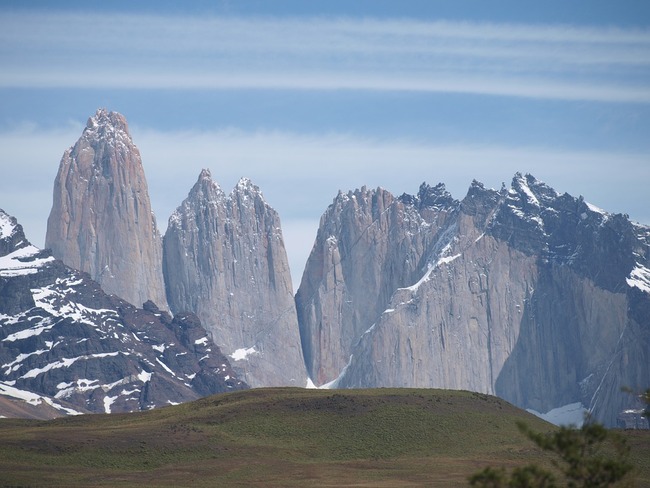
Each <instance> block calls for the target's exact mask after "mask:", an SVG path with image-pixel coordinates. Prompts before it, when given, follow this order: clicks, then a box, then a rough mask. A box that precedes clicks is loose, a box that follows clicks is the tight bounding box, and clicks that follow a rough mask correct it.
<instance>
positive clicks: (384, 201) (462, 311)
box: [296, 174, 650, 425]
mask: <svg viewBox="0 0 650 488" xmlns="http://www.w3.org/2000/svg"><path fill="white" fill-rule="evenodd" d="M649 269H650V229H649V228H648V227H644V226H639V225H635V224H632V223H630V222H629V220H628V219H627V218H626V217H625V216H623V215H610V214H607V213H606V212H604V211H602V210H600V209H597V208H596V207H594V206H592V205H590V204H588V203H586V202H585V201H584V200H583V199H582V198H574V197H571V196H570V195H567V194H564V195H558V194H557V193H556V192H555V191H554V190H553V189H552V188H550V187H548V186H547V185H545V184H543V183H541V182H539V181H537V180H535V179H534V178H533V177H532V176H529V175H527V176H522V175H520V174H517V175H516V176H515V178H514V179H513V182H512V185H511V187H510V188H505V187H504V188H502V189H501V190H500V191H495V190H488V189H485V188H484V187H483V186H482V185H481V184H480V183H477V182H474V183H473V184H472V186H471V188H470V190H469V192H468V194H467V196H466V197H465V198H464V199H463V200H462V201H460V202H458V201H454V200H453V199H451V198H450V197H449V196H448V195H447V194H446V192H444V188H443V187H441V186H438V187H435V188H430V187H428V186H426V185H423V187H421V189H420V193H419V194H418V195H417V196H409V195H403V196H401V197H399V198H394V197H392V196H391V195H390V194H388V193H387V192H386V191H384V190H381V189H378V190H375V191H368V190H366V189H362V190H361V191H357V192H350V193H348V194H347V195H344V194H339V195H338V196H337V198H336V199H335V200H334V203H333V204H332V205H331V206H330V208H329V209H328V210H327V212H326V213H325V215H324V216H323V218H322V220H321V226H320V229H319V233H318V237H317V240H316V244H315V246H314V249H313V251H312V254H311V256H310V258H309V261H308V264H307V268H306V270H305V274H304V275H303V279H302V283H301V285H300V288H299V290H298V293H297V296H296V301H297V311H298V317H299V322H300V328H301V334H302V341H303V347H304V349H305V358H306V362H307V365H308V369H309V372H310V374H311V375H312V378H314V379H315V380H316V381H317V382H318V383H319V384H323V383H327V382H330V381H333V382H334V386H339V387H373V386H418V387H443V388H456V389H469V390H474V391H480V392H486V393H493V394H496V395H498V396H501V397H502V398H505V399H507V400H510V401H512V402H513V403H515V404H517V405H518V406H520V407H524V408H530V409H534V410H536V411H538V412H546V411H549V410H551V409H553V408H555V407H559V406H562V405H566V404H570V403H574V402H581V403H582V404H583V405H584V406H585V408H587V409H588V410H590V411H591V412H592V414H593V415H594V417H595V418H596V419H598V420H600V421H603V422H605V423H606V424H608V425H615V423H616V418H617V416H618V415H619V413H620V412H621V411H623V410H624V409H626V408H627V407H628V406H629V404H630V403H631V402H632V401H633V399H632V398H631V397H630V395H627V394H623V393H621V391H620V389H621V387H623V386H626V387H632V388H639V389H641V388H645V387H647V385H648V384H649V383H650V270H649ZM359 280H360V281H361V282H362V283H363V287H362V286H361V283H360V282H358V281H359ZM337 324H338V325H337ZM336 327H339V329H336ZM332 329H334V330H333V332H332Z"/></svg>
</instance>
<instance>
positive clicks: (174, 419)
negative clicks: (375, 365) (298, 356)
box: [0, 388, 650, 487]
mask: <svg viewBox="0 0 650 488" xmlns="http://www.w3.org/2000/svg"><path fill="white" fill-rule="evenodd" d="M517 420H524V421H525V422H526V423H527V424H528V425H529V426H530V427H532V428H533V429H536V430H539V431H546V430H549V429H552V426H551V425H549V424H547V423H545V422H543V421H542V420H540V419H537V418H536V417H533V416H531V415H529V414H527V413H526V412H524V411H522V410H520V409H517V408H515V407H513V406H512V405H510V404H509V403H507V402H505V401H503V400H500V399H498V398H495V397H491V396H488V395H482V394H477V393H469V392H458V391H447V390H415V389H378V390H338V391H333V390H304V389H291V388H271V389H255V390H247V391H242V392H236V393H232V394H226V395H218V396H213V397H209V398H205V399H202V400H199V401H196V402H192V403H187V404H184V405H178V406H171V407H168V408H163V409H158V410H154V411H150V412H143V413H135V414H113V415H85V416H81V417H66V418H61V419H55V420H50V421H37V420H15V419H3V420H0V485H4V486H31V485H33V486H48V485H49V486H53V485H54V486H84V487H88V486H134V487H135V486H138V487H142V486H175V487H176V486H191V487H202V486H210V487H216V486H295V487H302V486H357V487H360V486H368V487H371V486H372V487H398V486H400V487H402V486H404V487H405V486H454V485H463V484H466V479H467V476H468V475H469V474H471V473H473V472H475V471H477V470H479V469H481V468H482V467H484V466H486V465H495V466H496V465H503V466H507V467H512V466H516V465H520V464H525V463H528V462H537V463H540V464H549V463H550V458H549V457H548V455H546V454H544V453H541V452H540V451H539V450H537V449H536V448H535V446H534V445H533V444H532V443H531V442H529V441H528V440H527V439H525V438H524V437H523V436H522V435H521V434H520V433H519V431H518V430H517V427H516V425H515V422H516V421H517ZM627 435H628V437H629V442H630V444H631V445H632V446H633V452H634V460H635V463H636V464H637V465H638V466H639V468H638V469H639V471H638V473H637V475H638V478H639V479H640V483H639V484H638V486H650V461H649V460H650V432H645V433H638V432H637V433H628V434H627Z"/></svg>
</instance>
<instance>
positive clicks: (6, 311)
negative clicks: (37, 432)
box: [0, 210, 246, 416]
mask: <svg viewBox="0 0 650 488" xmlns="http://www.w3.org/2000/svg"><path fill="white" fill-rule="evenodd" d="M245 387H246V385H245V383H243V382H241V381H240V380H239V379H238V378H237V375H236V373H235V372H234V371H233V370H232V369H231V367H230V363H229V361H228V359H227V358H226V357H225V356H223V355H222V354H221V352H220V351H219V348H218V347H217V346H216V345H215V344H214V343H213V342H212V341H211V340H210V338H209V337H208V336H207V334H206V332H205V330H204V329H203V327H202V326H201V323H200V321H199V319H198V318H197V317H196V316H195V315H192V314H178V315H176V316H175V317H174V318H172V317H170V316H169V315H168V314H167V313H166V312H163V311H161V310H159V309H158V308H157V307H156V306H155V305H154V304H153V302H147V303H145V306H144V308H142V309H140V308H136V307H134V306H133V305H131V304H130V303H128V302H126V301H124V300H122V299H121V298H119V297H117V296H115V295H107V294H106V293H104V291H103V290H102V289H101V288H100V286H99V285H98V284H97V283H96V282H95V281H93V280H91V279H90V277H89V276H88V275H87V274H86V273H83V272H80V271H77V270H73V269H71V268H69V267H68V266H66V265H65V264H63V263H62V262H61V261H59V260H57V259H55V258H54V257H53V256H52V255H51V254H50V252H49V251H42V250H39V249H37V248H36V247H34V246H32V245H31V244H29V242H28V241H27V239H26V238H25V236H24V234H23V230H22V227H21V226H20V225H18V223H17V222H16V220H15V219H14V218H13V217H10V216H8V215H7V214H6V213H4V212H3V211H2V210H0V398H2V401H0V408H2V407H5V408H6V407H7V406H9V407H12V409H13V411H17V412H21V411H22V412H24V415H29V416H52V415H51V414H52V412H49V413H48V412H43V411H41V412H40V413H34V412H31V413H30V412H29V411H28V410H29V409H27V407H23V408H18V407H16V405H15V402H16V401H17V400H21V399H22V400H23V401H25V402H27V403H29V404H31V405H39V404H43V405H42V406H44V407H45V406H46V405H45V404H47V405H49V406H50V407H51V408H50V409H49V410H50V411H58V412H59V413H61V414H75V413H85V412H95V413H100V412H101V413H103V412H106V413H110V412H130V411H135V410H143V409H150V408H154V407H159V406H164V405H169V404H171V403H180V402H184V401H188V400H193V399H196V398H199V397H201V396H205V395H209V394H212V393H218V392H222V391H231V390H234V389H241V388H245ZM7 399H9V400H11V401H12V402H14V403H13V404H12V403H10V402H9V400H7ZM0 415H5V416H6V415H8V414H7V412H6V410H5V411H4V412H2V413H0Z"/></svg>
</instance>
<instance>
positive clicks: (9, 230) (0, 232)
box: [0, 212, 16, 239]
mask: <svg viewBox="0 0 650 488" xmlns="http://www.w3.org/2000/svg"><path fill="white" fill-rule="evenodd" d="M15 228H16V227H15V226H14V224H12V223H11V220H10V219H9V215H7V214H6V213H4V212H1V213H0V239H5V238H7V237H11V234H13V233H14V229H15Z"/></svg>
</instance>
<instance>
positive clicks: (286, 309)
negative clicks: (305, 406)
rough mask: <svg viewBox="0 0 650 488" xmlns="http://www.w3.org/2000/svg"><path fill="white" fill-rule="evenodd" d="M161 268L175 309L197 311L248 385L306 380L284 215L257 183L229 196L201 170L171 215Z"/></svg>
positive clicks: (244, 182) (297, 383)
mask: <svg viewBox="0 0 650 488" xmlns="http://www.w3.org/2000/svg"><path fill="white" fill-rule="evenodd" d="M163 268H164V275H165V282H166V286H167V297H168V300H169V305H170V307H171V310H172V311H174V312H180V311H192V312H194V313H196V314H197V315H198V316H199V317H200V319H201V321H202V323H203V325H204V326H205V328H206V329H207V330H208V331H209V333H210V335H211V337H212V338H213V340H214V341H215V343H217V344H218V345H219V347H220V348H221V350H222V351H223V352H224V353H225V354H227V355H229V357H230V358H231V359H232V364H233V367H234V368H235V371H237V372H238V373H239V375H240V376H241V377H242V378H243V379H244V380H245V381H246V382H247V383H248V384H250V385H251V386H279V385H294V386H305V385H306V383H307V375H306V372H305V366H304V363H303V359H302V352H301V348H300V336H299V331H298V323H297V319H296V309H295V303H294V300H293V291H292V287H291V276H290V272H289V265H288V261H287V256H286V251H285V248H284V243H283V239H282V231H281V227H280V219H279V217H278V215H277V213H276V212H275V211H274V210H273V209H272V208H271V207H270V206H269V205H268V204H267V203H266V202H265V201H264V198H263V196H262V194H261V192H260V190H259V188H257V187H256V186H255V185H253V184H252V183H251V182H250V181H249V180H247V179H242V180H240V181H239V183H238V184H237V186H236V187H235V189H234V190H233V191H232V192H231V193H230V195H226V194H225V193H224V192H223V191H222V190H221V188H220V187H219V186H218V185H217V183H215V182H214V181H213V180H212V177H211V175H210V172H209V171H208V170H203V171H202V172H201V174H200V175H199V179H198V181H197V182H196V184H195V185H194V187H193V188H192V189H191V191H190V193H189V195H188V197H187V199H186V200H185V201H183V203H182V204H181V206H180V207H178V209H177V210H176V211H175V212H174V214H173V215H172V216H171V218H170V219H169V225H168V227H167V232H166V233H165V237H164V254H163Z"/></svg>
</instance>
